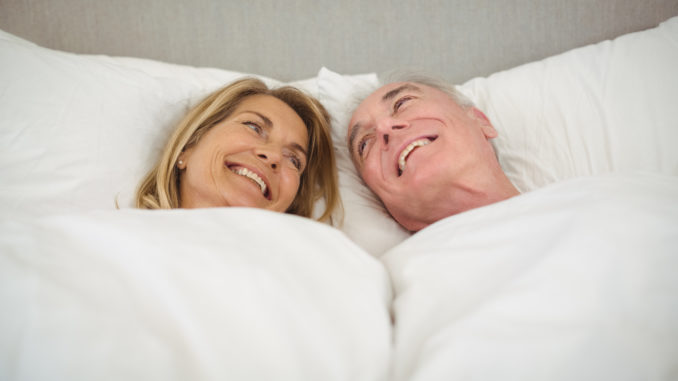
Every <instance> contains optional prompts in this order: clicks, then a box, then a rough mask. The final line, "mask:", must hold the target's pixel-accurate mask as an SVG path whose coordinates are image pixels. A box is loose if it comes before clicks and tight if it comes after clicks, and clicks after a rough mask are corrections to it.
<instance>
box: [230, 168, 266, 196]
mask: <svg viewBox="0 0 678 381" xmlns="http://www.w3.org/2000/svg"><path fill="white" fill-rule="evenodd" d="M233 172H234V173H235V174H237V175H240V176H245V177H247V178H248V179H251V180H252V181H254V182H255V183H257V184H259V188H261V194H263V195H266V183H265V182H264V180H262V179H261V177H259V175H257V174H256V173H254V172H252V171H250V170H249V169H247V168H238V169H235V170H233Z"/></svg>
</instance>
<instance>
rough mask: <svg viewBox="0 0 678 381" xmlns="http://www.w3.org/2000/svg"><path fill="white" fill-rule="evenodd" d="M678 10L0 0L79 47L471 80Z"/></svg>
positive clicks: (20, 20)
mask: <svg viewBox="0 0 678 381" xmlns="http://www.w3.org/2000/svg"><path fill="white" fill-rule="evenodd" d="M676 15H678V0H648V1H640V0H541V1H540V0H505V1H501V0H494V1H493V0H451V1H441V0H431V1H417V2H405V1H395V0H372V1H370V0H364V1H357V0H348V1H340V0H335V1H328V0H319V1H314V0H290V1H270V0H249V1H235V0H231V1H229V0H225V1H224V0H190V1H189V0H185V1H181V0H110V1H96V0H94V1H92V0H0V29H3V30H5V31H7V32H10V33H13V34H16V35H18V36H20V37H23V38H26V39H28V40H31V41H33V42H36V43H38V44H40V45H43V46H47V47H51V48H55V49H60V50H66V51H71V52H77V53H95V54H109V55H122V56H134V57H146V58H152V59H158V60H162V61H169V62H174V63H179V64H189V65H194V66H211V67H219V68H223V69H230V70H239V71H245V72H249V73H257V74H263V75H267V76H271V77H274V78H278V79H282V80H294V79H301V78H306V77H310V76H314V75H315V74H316V73H317V71H318V69H319V68H320V67H321V66H327V67H329V68H330V69H332V70H335V71H339V72H342V73H363V72H371V71H377V72H382V71H388V70H391V69H401V68H407V69H418V70H423V71H424V72H427V73H429V74H434V75H438V76H441V77H443V78H445V79H448V80H451V81H455V82H463V81H465V80H467V79H470V78H472V77H474V76H481V75H487V74H490V73H493V72H495V71H498V70H502V69H508V68H511V67H513V66H515V65H518V64H521V63H525V62H529V61H533V60H535V59H540V58H544V57H547V56H549V55H553V54H556V53H560V52H563V51H566V50H569V49H571V48H574V47H578V46H583V45H587V44H590V43H594V42H598V41H601V40H604V39H608V38H614V37H616V36H619V35H621V34H624V33H628V32H632V31H638V30H643V29H647V28H650V27H653V26H655V25H657V24H658V23H659V22H661V21H664V20H666V19H668V18H670V17H672V16H676Z"/></svg>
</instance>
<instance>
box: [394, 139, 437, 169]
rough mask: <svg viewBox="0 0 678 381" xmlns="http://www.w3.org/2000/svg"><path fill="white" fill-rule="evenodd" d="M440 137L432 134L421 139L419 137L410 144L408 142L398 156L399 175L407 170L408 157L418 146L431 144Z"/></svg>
mask: <svg viewBox="0 0 678 381" xmlns="http://www.w3.org/2000/svg"><path fill="white" fill-rule="evenodd" d="M436 138H438V137H437V136H431V137H425V138H421V139H417V140H415V141H413V142H411V143H410V144H408V145H407V146H406V147H405V148H404V149H403V150H402V151H401V152H400V155H399V156H398V176H400V175H402V174H403V171H404V170H405V166H406V165H407V158H408V156H410V154H411V153H412V152H413V151H414V150H415V149H417V148H419V147H423V146H425V145H427V144H430V143H431V142H432V141H434V140H436Z"/></svg>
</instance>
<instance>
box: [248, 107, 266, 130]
mask: <svg viewBox="0 0 678 381" xmlns="http://www.w3.org/2000/svg"><path fill="white" fill-rule="evenodd" d="M246 112H248V113H250V114H254V115H256V116H258V117H259V118H261V120H262V121H263V122H264V125H265V127H266V128H271V127H273V122H271V119H269V118H268V117H266V115H264V114H262V113H260V112H258V111H252V110H243V113H246Z"/></svg>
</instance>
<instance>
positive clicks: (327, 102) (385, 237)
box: [318, 68, 410, 256]
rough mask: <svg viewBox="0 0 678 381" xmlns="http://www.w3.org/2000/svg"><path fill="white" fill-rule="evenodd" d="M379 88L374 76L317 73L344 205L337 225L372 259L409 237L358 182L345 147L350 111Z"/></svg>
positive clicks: (325, 69)
mask: <svg viewBox="0 0 678 381" xmlns="http://www.w3.org/2000/svg"><path fill="white" fill-rule="evenodd" d="M378 85H379V81H378V79H377V76H376V74H361V75H341V74H338V73H335V72H332V71H331V70H329V69H327V68H322V69H320V72H319V73H318V99H319V100H320V101H321V102H322V103H323V105H324V106H325V108H326V109H327V111H328V112H329V113H330V115H331V116H332V139H333V140H334V147H335V154H336V160H337V170H338V172H339V192H340V194H341V198H342V201H343V205H344V215H343V224H336V225H337V227H338V228H340V229H341V230H342V231H344V233H346V235H348V236H349V237H350V238H351V239H353V241H355V242H356V243H358V245H360V246H361V247H362V248H363V249H365V250H366V251H367V252H369V253H370V254H372V255H375V256H379V255H381V254H382V253H384V252H385V251H386V250H388V249H390V248H391V247H393V246H395V245H396V244H397V243H398V242H400V241H402V240H404V239H405V238H407V237H409V236H410V233H409V232H408V231H406V230H405V229H403V228H402V227H401V226H400V225H399V224H398V223H397V222H395V220H394V219H393V218H391V216H390V215H389V214H388V212H387V211H386V209H385V208H384V207H383V205H382V204H381V202H380V201H379V200H378V198H377V197H376V196H375V195H374V193H372V191H370V190H369V188H367V186H366V185H365V184H364V183H363V181H362V180H361V179H360V176H359V175H358V173H357V172H356V170H355V167H354V166H353V162H352V161H351V157H350V155H349V154H348V148H347V146H346V130H347V128H348V122H349V121H350V119H351V114H352V112H353V109H354V108H355V107H356V106H357V105H358V104H359V103H360V101H361V100H362V99H363V98H364V97H366V96H367V95H369V94H370V93H371V92H372V91H374V90H375V89H376V88H377V87H378ZM335 220H336V221H340V220H341V219H340V218H337V219H335Z"/></svg>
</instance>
